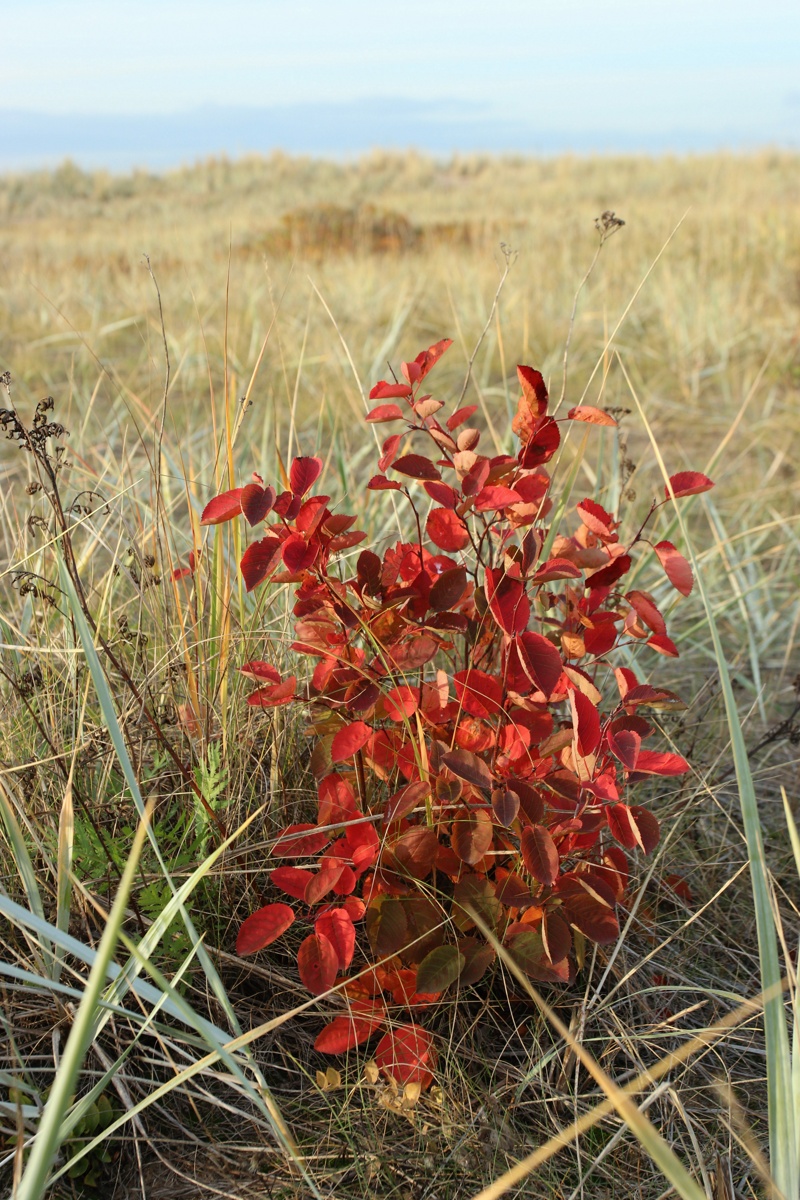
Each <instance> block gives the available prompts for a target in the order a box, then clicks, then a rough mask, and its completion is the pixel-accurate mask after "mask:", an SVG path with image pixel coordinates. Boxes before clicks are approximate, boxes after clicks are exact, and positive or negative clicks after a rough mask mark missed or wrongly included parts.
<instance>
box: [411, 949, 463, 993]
mask: <svg viewBox="0 0 800 1200" xmlns="http://www.w3.org/2000/svg"><path fill="white" fill-rule="evenodd" d="M465 962H466V959H465V958H464V955H463V954H462V953H461V951H460V950H459V949H458V948H457V947H456V946H437V948H436V949H435V950H431V952H430V954H428V955H426V956H425V958H423V960H422V962H421V963H420V964H419V967H418V968H417V991H418V992H422V993H426V994H427V993H430V992H443V991H444V989H445V988H446V987H449V986H450V984H451V983H455V981H456V980H457V979H458V977H459V975H460V974H461V969H462V967H463V966H464V963H465Z"/></svg>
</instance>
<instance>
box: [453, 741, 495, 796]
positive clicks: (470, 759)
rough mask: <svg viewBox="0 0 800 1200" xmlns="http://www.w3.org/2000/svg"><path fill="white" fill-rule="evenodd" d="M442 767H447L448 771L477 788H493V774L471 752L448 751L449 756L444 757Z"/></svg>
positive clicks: (481, 760) (480, 759)
mask: <svg viewBox="0 0 800 1200" xmlns="http://www.w3.org/2000/svg"><path fill="white" fill-rule="evenodd" d="M442 766H445V767H447V769H448V771H452V772H453V774H454V775H457V776H458V778H459V779H465V780H466V781H467V783H471V784H474V786H475V787H479V788H490V787H491V786H492V776H491V772H490V771H489V768H488V767H487V765H486V763H485V762H484V761H483V759H482V758H478V756H477V754H473V753H472V752H471V751H469V750H448V752H447V754H443V755H442Z"/></svg>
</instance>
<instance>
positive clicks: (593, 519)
mask: <svg viewBox="0 0 800 1200" xmlns="http://www.w3.org/2000/svg"><path fill="white" fill-rule="evenodd" d="M578 516H579V517H580V519H581V520H582V521H583V523H584V525H585V526H586V528H587V529H591V531H592V533H596V534H598V535H599V536H600V537H609V535H610V534H612V533H613V531H614V530H613V526H614V518H613V517H612V516H611V515H610V514H609V513H607V512H606V510H605V509H604V508H603V506H602V505H601V504H597V502H596V501H594V500H590V499H586V500H581V502H580V504H579V505H578Z"/></svg>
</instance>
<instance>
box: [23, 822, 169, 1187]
mask: <svg viewBox="0 0 800 1200" xmlns="http://www.w3.org/2000/svg"><path fill="white" fill-rule="evenodd" d="M149 821H150V810H149V809H148V810H146V811H145V813H144V816H143V818H142V820H141V821H140V822H139V826H138V828H137V830H136V834H135V837H134V839H133V845H132V847H131V852H130V856H129V858H128V861H127V863H126V864H125V870H124V871H123V873H122V879H121V880H120V883H119V887H118V889H117V894H116V896H115V897H114V903H113V905H112V907H111V912H110V913H109V916H108V922H107V924H106V927H105V929H104V930H103V936H102V938H101V939H100V945H99V946H98V948H97V957H96V959H95V962H94V965H93V967H92V969H91V971H90V973H89V978H88V980H87V981H86V987H85V989H84V993H83V998H82V999H81V1002H80V1004H79V1005H78V1011H77V1012H76V1014H75V1019H74V1021H73V1024H72V1029H71V1030H70V1035H69V1038H68V1040H67V1044H66V1046H65V1047H64V1054H63V1056H62V1058H61V1062H60V1064H59V1067H58V1070H57V1071H56V1075H55V1079H54V1081H53V1086H52V1088H51V1089H50V1095H49V1097H48V1100H47V1104H46V1105H45V1107H44V1112H43V1113H42V1118H41V1121H40V1123H39V1128H38V1130H37V1133H36V1137H35V1138H34V1141H33V1146H32V1147H31V1153H30V1158H29V1159H28V1164H27V1166H26V1168H25V1171H24V1172H23V1176H22V1179H21V1180H20V1185H19V1188H18V1189H17V1195H16V1198H15V1200H40V1197H41V1195H42V1193H43V1191H44V1188H45V1185H46V1182H47V1176H48V1174H49V1172H50V1167H51V1166H52V1163H53V1160H54V1158H55V1156H56V1154H57V1153H58V1148H59V1145H60V1131H61V1125H62V1122H63V1120H64V1116H65V1114H66V1112H67V1109H68V1108H69V1106H70V1104H71V1103H72V1093H73V1092H74V1090H75V1083H76V1081H77V1078H78V1072H79V1071H80V1069H81V1064H82V1063H83V1059H84V1057H85V1055H86V1051H87V1049H88V1048H89V1044H90V1042H91V1038H92V1028H93V1026H94V1020H95V1013H96V1006H97V1002H98V1000H99V999H100V995H101V992H102V989H103V984H104V982H105V977H106V970H107V968H108V965H109V963H110V962H111V961H112V959H113V957H114V951H115V950H116V947H117V940H118V938H119V934H120V931H121V929H122V923H123V921H124V920H125V915H126V909H127V904H128V897H129V895H130V891H131V888H132V886H133V880H134V876H135V874H136V868H137V866H138V864H139V857H140V855H141V853H142V847H143V846H144V842H145V838H146V836H147V827H148V825H149Z"/></svg>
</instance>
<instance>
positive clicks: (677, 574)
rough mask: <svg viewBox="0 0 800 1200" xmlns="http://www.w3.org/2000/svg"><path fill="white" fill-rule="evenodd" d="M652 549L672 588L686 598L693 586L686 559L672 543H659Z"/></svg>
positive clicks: (690, 570) (692, 578) (692, 577)
mask: <svg viewBox="0 0 800 1200" xmlns="http://www.w3.org/2000/svg"><path fill="white" fill-rule="evenodd" d="M654 549H655V552H656V554H657V555H658V558H659V562H660V563H661V565H662V567H663V568H664V570H665V572H666V575H667V579H668V580H669V581H670V583H671V584H672V586H673V587H674V588H675V589H676V591H679V592H680V593H681V595H682V596H688V595H689V593H690V592H691V590H692V587H693V586H694V576H693V575H692V568H691V567H690V566H689V564H688V562H687V561H686V559H685V558H684V557H683V555H682V554H680V553H679V552H678V551H677V550H676V549H675V547H674V546H673V544H672V542H659V543H658V544H657V545H656V546H655V547H654Z"/></svg>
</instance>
